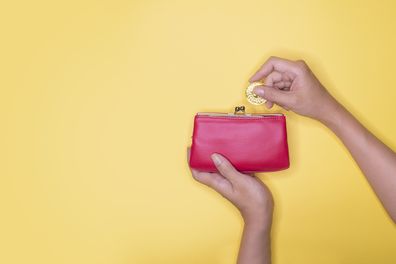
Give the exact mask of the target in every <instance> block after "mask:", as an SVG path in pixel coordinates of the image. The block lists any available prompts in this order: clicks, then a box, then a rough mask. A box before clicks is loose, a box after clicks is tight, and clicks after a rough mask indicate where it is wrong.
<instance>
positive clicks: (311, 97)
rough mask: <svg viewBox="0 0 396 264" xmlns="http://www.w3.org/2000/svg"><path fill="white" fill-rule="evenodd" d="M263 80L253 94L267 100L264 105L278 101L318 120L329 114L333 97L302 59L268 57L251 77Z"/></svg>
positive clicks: (269, 106) (284, 106) (333, 104)
mask: <svg viewBox="0 0 396 264" xmlns="http://www.w3.org/2000/svg"><path fill="white" fill-rule="evenodd" d="M262 79H265V81H264V86H257V87H256V88H255V90H254V93H255V94H257V95H258V96H260V97H263V98H264V99H266V100H267V103H266V106H267V108H271V107H272V106H273V104H274V103H275V104H277V105H280V106H282V107H283V108H285V109H286V110H289V109H290V110H292V111H294V112H296V113H298V114H301V115H305V116H308V117H312V118H315V119H318V120H320V121H322V120H324V119H326V118H327V117H328V115H329V114H330V115H331V112H332V108H334V107H335V106H337V102H336V100H335V99H334V98H333V97H332V96H331V95H330V94H329V93H328V92H327V91H326V89H325V88H324V87H323V85H322V84H321V83H320V82H319V80H318V79H317V78H316V77H315V75H314V74H313V73H312V71H311V70H310V69H309V67H308V66H307V64H306V63H305V62H304V61H290V60H286V59H282V58H277V57H271V58H269V59H268V60H267V61H266V62H265V63H264V64H263V66H261V68H260V69H259V70H258V71H257V72H256V73H255V74H254V75H253V76H252V77H251V78H250V81H251V82H254V81H259V80H262Z"/></svg>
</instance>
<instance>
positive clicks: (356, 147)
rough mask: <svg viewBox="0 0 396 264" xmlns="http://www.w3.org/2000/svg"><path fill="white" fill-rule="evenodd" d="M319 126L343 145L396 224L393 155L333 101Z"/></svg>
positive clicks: (393, 153)
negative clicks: (329, 131)
mask: <svg viewBox="0 0 396 264" xmlns="http://www.w3.org/2000/svg"><path fill="white" fill-rule="evenodd" d="M327 111H328V112H329V114H328V115H327V116H325V117H324V118H323V119H322V120H320V121H322V123H323V124H325V125H326V126H327V127H329V128H330V129H331V130H332V131H333V132H334V133H335V134H336V135H337V136H338V137H339V138H340V139H341V141H342V142H343V143H344V145H345V146H346V147H347V149H348V150H349V152H350V153H351V155H352V157H353V158H354V159H355V161H356V163H357V164H358V166H359V167H360V169H361V171H362V172H363V174H364V175H365V176H366V178H367V180H368V182H369V183H370V185H371V187H372V188H373V190H374V191H375V193H376V194H377V196H378V198H379V199H380V201H381V202H382V204H383V206H384V207H385V209H386V210H387V212H388V213H389V215H390V216H391V218H392V219H393V221H395V222H396V154H395V152H394V151H392V150H391V149H390V148H388V147H387V146H386V145H385V144H383V143H382V142H381V141H380V140H379V139H377V138H376V137H375V136H374V135H373V134H372V133H370V131H368V130H367V129H366V128H365V127H364V126H363V125H362V124H361V123H360V122H359V121H358V120H357V119H356V118H355V117H354V116H353V115H352V114H351V113H349V112H348V111H347V110H346V109H345V108H344V107H343V106H342V105H340V104H338V103H336V102H332V103H331V104H330V106H329V109H327Z"/></svg>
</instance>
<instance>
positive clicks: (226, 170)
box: [191, 154, 274, 230]
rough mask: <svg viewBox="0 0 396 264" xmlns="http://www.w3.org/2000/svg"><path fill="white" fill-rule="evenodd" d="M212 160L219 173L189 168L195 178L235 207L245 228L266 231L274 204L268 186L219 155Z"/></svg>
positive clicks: (213, 156)
mask: <svg viewBox="0 0 396 264" xmlns="http://www.w3.org/2000/svg"><path fill="white" fill-rule="evenodd" d="M212 160H213V162H214V164H215V165H216V167H217V169H218V173H207V172H200V171H197V170H195V169H191V172H192V175H193V177H194V179H195V180H197V181H198V182H200V183H203V184H205V185H207V186H209V187H211V188H212V189H214V190H215V191H217V192H218V193H220V194H221V195H222V196H224V197H225V198H226V199H228V200H229V201H230V202H231V203H232V204H234V205H235V206H236V207H237V208H238V209H239V211H240V212H241V215H242V217H243V219H244V221H245V223H246V224H247V225H250V226H252V227H253V226H255V227H257V228H260V229H266V230H269V229H270V228H271V223H272V212H273V206H274V204H273V199H272V195H271V192H270V191H269V189H268V188H267V186H265V185H264V184H263V183H262V182H261V181H260V180H259V179H258V178H256V177H255V176H254V175H247V174H242V173H240V172H238V171H237V170H236V169H235V168H234V167H233V166H232V165H231V163H230V162H229V161H228V160H227V159H226V158H225V157H223V156H221V155H220V154H213V155H212Z"/></svg>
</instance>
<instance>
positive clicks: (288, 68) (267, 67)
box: [250, 57, 299, 82]
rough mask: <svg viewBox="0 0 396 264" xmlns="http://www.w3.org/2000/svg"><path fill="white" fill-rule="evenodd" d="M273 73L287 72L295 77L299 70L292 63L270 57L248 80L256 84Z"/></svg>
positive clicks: (294, 63)
mask: <svg viewBox="0 0 396 264" xmlns="http://www.w3.org/2000/svg"><path fill="white" fill-rule="evenodd" d="M273 71H278V72H281V73H286V72H288V73H292V74H294V75H297V74H298V73H299V68H298V65H297V64H296V62H294V61H290V60H287V59H282V58H278V57H270V58H269V59H268V60H267V61H266V62H265V63H264V64H263V65H262V66H261V68H260V69H259V70H258V71H257V72H256V73H255V74H254V75H253V76H252V77H251V78H250V82H256V81H258V80H261V79H264V78H265V77H267V76H268V75H269V74H270V73H271V72H273Z"/></svg>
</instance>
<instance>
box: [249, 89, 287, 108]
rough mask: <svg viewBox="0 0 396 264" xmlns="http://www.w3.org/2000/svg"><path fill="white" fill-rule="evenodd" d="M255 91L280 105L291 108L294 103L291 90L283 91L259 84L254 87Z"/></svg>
mask: <svg viewBox="0 0 396 264" xmlns="http://www.w3.org/2000/svg"><path fill="white" fill-rule="evenodd" d="M253 92H254V93H255V94H256V95H258V96H260V97H262V98H264V99H266V100H268V101H270V102H274V103H276V104H278V105H280V106H284V107H287V108H291V106H292V104H293V99H294V98H293V95H292V93H291V92H290V91H281V90H279V89H277V88H274V87H270V86H257V87H256V88H254V90H253Z"/></svg>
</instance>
